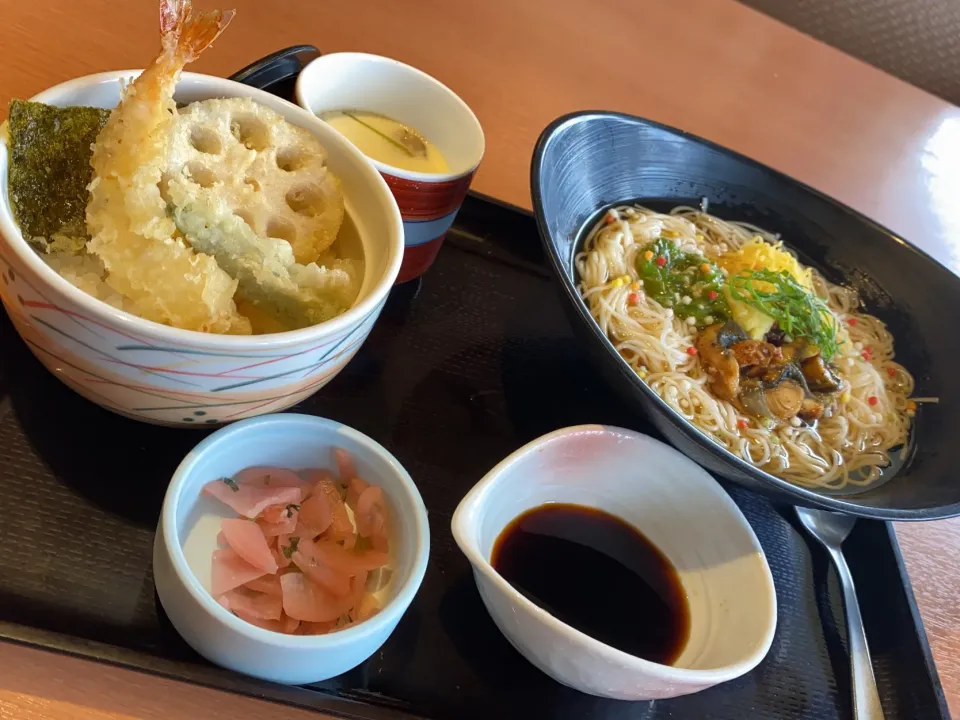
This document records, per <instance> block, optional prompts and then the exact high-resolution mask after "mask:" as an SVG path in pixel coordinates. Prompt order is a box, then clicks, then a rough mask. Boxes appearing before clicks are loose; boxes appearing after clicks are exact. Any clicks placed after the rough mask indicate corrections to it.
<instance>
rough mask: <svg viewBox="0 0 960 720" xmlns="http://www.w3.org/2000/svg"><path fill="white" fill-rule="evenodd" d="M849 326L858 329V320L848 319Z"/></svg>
mask: <svg viewBox="0 0 960 720" xmlns="http://www.w3.org/2000/svg"><path fill="white" fill-rule="evenodd" d="M847 325H849V326H850V327H856V326H857V319H856V318H849V319H847Z"/></svg>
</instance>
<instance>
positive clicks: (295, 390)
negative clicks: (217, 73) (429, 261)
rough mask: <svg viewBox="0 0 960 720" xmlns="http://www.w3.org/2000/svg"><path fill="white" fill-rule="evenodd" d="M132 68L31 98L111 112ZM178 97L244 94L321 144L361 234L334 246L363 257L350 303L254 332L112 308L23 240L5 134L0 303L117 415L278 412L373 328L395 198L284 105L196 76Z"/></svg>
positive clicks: (383, 288)
mask: <svg viewBox="0 0 960 720" xmlns="http://www.w3.org/2000/svg"><path fill="white" fill-rule="evenodd" d="M139 72H140V71H139V70H121V71H114V72H107V73H100V74H97V75H89V76H86V77H81V78H76V79H74V80H70V81H68V82H65V83H62V84H60V85H57V86H55V87H52V88H50V89H49V90H46V91H44V92H42V93H40V94H39V95H37V96H35V97H34V98H32V99H33V100H36V101H38V102H44V103H48V104H51V105H58V106H67V105H88V106H94V107H103V108H111V107H114V106H115V105H116V104H117V103H118V102H119V99H120V91H121V82H126V81H129V80H130V79H132V78H134V77H136V76H137V75H138V74H139ZM175 97H176V99H177V101H179V102H184V103H189V102H194V101H197V100H205V99H208V98H214V97H250V98H253V99H254V100H256V101H257V102H260V103H263V104H264V105H267V106H269V107H271V108H272V109H274V110H275V111H277V112H278V113H280V114H281V115H283V116H284V117H285V118H286V119H287V120H289V121H290V122H292V123H293V124H295V125H298V126H300V127H303V128H305V129H306V130H309V131H310V132H311V133H312V134H313V135H315V136H316V137H317V138H318V139H319V140H320V142H321V144H322V145H323V146H324V147H325V148H326V150H327V152H328V165H329V167H330V169H331V170H332V171H333V172H334V173H335V174H336V175H337V177H339V178H340V180H341V183H342V186H343V193H344V199H345V204H346V210H347V215H348V216H349V218H350V219H351V220H352V223H353V225H354V226H355V228H356V235H357V236H358V237H357V238H355V239H354V240H353V244H352V246H348V247H344V248H341V249H342V251H343V252H344V254H346V255H347V256H357V257H360V258H362V261H363V280H362V285H361V289H360V294H359V296H358V298H357V300H356V302H355V303H354V306H353V307H352V308H351V309H350V310H348V311H347V312H346V313H344V314H343V315H341V316H339V317H337V318H334V319H333V320H330V321H328V322H325V323H321V324H319V325H315V326H313V327H309V328H305V329H302V330H296V331H292V332H286V333H277V334H273V335H253V336H228V335H210V334H206V333H199V332H193V331H189V330H180V329H177V328H171V327H167V326H165V325H160V324H157V323H154V322H151V321H148V320H144V319H142V318H139V317H136V316H134V315H131V314H129V313H126V312H123V311H121V310H118V309H116V308H114V307H112V306H110V305H108V304H107V303H104V302H101V301H100V300H97V299H95V298H93V297H91V296H89V295H87V294H86V293H84V292H83V291H81V290H79V289H78V288H76V287H74V286H73V285H71V284H70V283H69V282H68V281H66V280H65V279H63V278H62V277H60V276H59V275H58V274H57V273H56V272H55V271H54V270H52V269H51V268H50V267H48V266H47V265H46V263H44V262H43V260H41V259H40V257H39V256H38V255H37V254H36V253H35V252H34V251H33V249H32V248H31V247H30V246H29V245H28V244H27V242H26V241H25V240H24V239H23V237H22V235H21V233H20V230H19V228H18V227H17V226H16V224H15V222H14V220H13V216H12V213H11V210H10V204H9V198H8V191H7V179H8V160H9V155H8V152H7V147H6V144H5V143H4V142H3V141H0V299H2V301H3V305H4V307H5V308H6V310H7V313H8V314H9V315H10V318H11V319H12V321H13V324H14V327H16V329H17V332H18V333H19V334H20V336H21V337H22V338H23V339H24V341H25V342H26V343H27V345H28V346H29V347H30V349H31V351H32V352H33V353H34V355H36V356H37V358H38V359H39V360H40V361H41V362H42V363H43V364H44V365H45V366H46V367H47V368H48V369H49V370H50V371H51V372H52V373H53V374H54V375H55V376H57V377H58V378H60V379H61V380H62V381H63V382H64V383H66V384H67V385H68V386H70V387H71V388H73V389H74V390H75V391H77V392H78V393H80V394H81V395H83V396H84V397H86V398H87V399H89V400H91V401H93V402H95V403H97V404H98V405H101V406H103V407H105V408H107V409H109V410H112V411H114V412H117V413H120V414H121V415H125V416H128V417H132V418H135V419H137V420H142V421H145V422H150V423H157V424H164V425H178V426H197V425H204V424H217V423H221V422H229V421H232V420H237V419H241V418H244V417H250V416H253V415H260V414H263V413H268V412H274V411H277V410H282V409H284V408H287V407H290V406H291V405H294V404H295V403H297V402H300V401H301V400H303V399H304V398H306V397H308V396H309V395H311V394H312V393H314V392H316V391H317V390H318V389H319V388H321V387H323V385H325V384H326V383H327V382H329V381H330V379H332V378H333V377H334V376H335V375H336V374H337V373H338V372H339V371H340V370H341V369H342V368H343V367H344V365H346V363H347V362H348V361H349V360H350V358H352V357H353V355H354V354H355V353H356V352H357V350H358V349H359V347H360V345H361V344H362V343H363V341H364V340H365V339H366V337H367V335H368V334H369V332H370V329H371V327H372V326H373V323H374V322H375V321H376V319H377V317H378V315H379V314H380V310H381V309H382V307H383V304H384V302H385V301H386V298H387V294H388V293H389V291H390V288H391V287H392V286H393V283H394V280H395V279H396V277H397V273H398V271H399V269H400V261H401V259H402V256H403V226H402V223H401V219H400V212H399V210H398V208H397V203H396V201H395V200H394V198H393V195H392V194H391V193H390V190H389V189H388V188H387V185H386V183H385V182H384V181H383V179H382V178H381V177H380V174H379V173H378V172H377V171H376V170H375V169H374V168H373V166H372V165H371V164H370V163H369V161H367V159H366V158H365V157H364V156H363V155H362V154H361V153H360V152H359V151H358V150H357V149H356V148H354V146H353V145H352V144H350V142H349V141H347V140H346V139H344V138H343V137H342V136H341V135H340V134H339V133H337V132H336V131H335V130H333V129H331V128H330V127H329V126H328V125H327V124H326V123H324V122H322V121H320V120H319V119H317V118H316V117H315V116H313V115H312V114H311V113H309V112H307V111H305V110H303V109H302V108H300V107H298V106H296V105H294V104H292V103H289V102H287V101H285V100H282V99H280V98H278V97H276V96H275V95H271V94H269V93H267V92H264V91H262V90H258V89H256V88H252V87H249V86H247V85H243V84H241V83H237V82H233V81H231V80H226V79H224V78H218V77H212V76H209V75H200V74H196V73H183V75H182V77H181V79H180V82H179V84H178V85H177V92H176V96H175ZM346 225H347V223H345V226H346ZM343 236H344V232H343V231H341V238H343ZM338 242H340V241H339V240H338ZM345 242H346V241H345Z"/></svg>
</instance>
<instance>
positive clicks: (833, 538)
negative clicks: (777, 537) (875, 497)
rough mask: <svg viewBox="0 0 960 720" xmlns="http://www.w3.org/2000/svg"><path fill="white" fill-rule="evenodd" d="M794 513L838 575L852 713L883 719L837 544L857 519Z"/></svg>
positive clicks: (848, 577)
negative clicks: (848, 648)
mask: <svg viewBox="0 0 960 720" xmlns="http://www.w3.org/2000/svg"><path fill="white" fill-rule="evenodd" d="M796 511H797V517H799V518H800V522H801V523H803V526H804V527H805V528H806V529H807V530H808V531H809V532H810V534H811V535H813V537H815V538H816V539H817V540H819V541H820V543H821V544H822V545H823V546H824V547H825V548H826V549H827V552H828V553H830V557H831V558H832V559H833V564H834V565H836V567H837V574H838V575H839V576H840V587H841V588H842V589H843V606H844V613H845V615H846V616H847V637H848V638H849V644H850V675H851V680H852V683H853V716H854V718H856V720H883V708H882V707H881V706H880V696H879V695H878V694H877V681H876V679H875V678H874V676H873V664H872V663H871V661H870V648H868V647H867V635H866V633H865V632H864V630H863V620H862V619H861V617H860V605H859V604H858V603H857V591H856V590H855V589H854V587H853V576H852V575H851V574H850V568H849V567H847V561H846V560H845V559H844V557H843V553H842V552H841V551H840V546H841V545H842V544H843V541H844V540H846V539H847V535H849V534H850V531H851V530H852V529H853V525H854V523H855V522H856V521H857V519H856V518H855V517H851V516H849V515H840V514H838V513H832V512H827V511H826V510H811V509H809V508H801V507H798V508H796Z"/></svg>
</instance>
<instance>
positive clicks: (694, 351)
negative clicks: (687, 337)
mask: <svg viewBox="0 0 960 720" xmlns="http://www.w3.org/2000/svg"><path fill="white" fill-rule="evenodd" d="M696 354H697V349H696V348H695V347H694V346H693V345H691V346H690V347H688V348H687V355H690V356H693V355H696Z"/></svg>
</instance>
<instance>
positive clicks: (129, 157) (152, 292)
mask: <svg viewBox="0 0 960 720" xmlns="http://www.w3.org/2000/svg"><path fill="white" fill-rule="evenodd" d="M191 6H192V3H191V0H160V38H161V42H162V49H161V51H160V54H159V55H158V56H157V57H156V58H155V59H154V61H153V62H152V63H151V64H150V66H149V67H148V68H147V69H146V70H144V71H143V73H141V75H140V76H139V77H138V78H137V79H136V80H135V81H134V82H133V84H131V85H130V86H128V87H127V88H126V90H125V91H124V93H123V98H122V100H121V102H120V105H118V106H117V108H116V109H115V110H114V111H113V112H112V113H111V114H110V119H109V120H108V121H107V124H106V126H105V127H104V128H103V130H102V131H101V133H100V135H99V136H98V137H97V142H96V143H95V145H94V149H93V158H92V160H91V161H90V164H91V165H92V166H93V173H94V175H93V181H92V182H91V183H90V185H89V188H88V189H89V190H90V201H89V203H88V204H87V230H88V232H89V233H90V236H91V240H90V242H89V243H88V249H89V250H90V251H91V252H93V253H95V254H96V255H97V256H99V258H100V259H101V260H102V261H103V264H104V266H105V267H106V269H107V272H108V275H107V280H106V282H107V283H108V284H109V285H110V286H111V287H113V288H114V289H115V290H117V291H118V292H120V293H121V294H122V295H124V296H125V297H126V298H128V299H129V300H130V301H131V302H132V303H133V304H134V306H135V309H136V312H137V313H138V314H139V315H141V316H143V317H145V318H147V319H149V320H154V321H156V322H160V323H164V324H167V325H174V326H176V327H181V328H186V329H189V330H201V331H206V332H216V333H249V332H250V323H249V321H248V320H247V319H246V318H245V317H243V316H242V315H240V314H239V313H238V312H237V308H236V305H235V304H234V302H233V294H234V291H235V290H236V288H237V281H236V280H234V279H233V278H231V277H230V276H229V275H228V274H227V273H226V272H224V271H223V270H221V269H220V268H219V267H218V266H217V262H216V260H215V259H214V258H213V257H211V256H209V255H205V254H203V253H197V252H195V251H194V250H193V249H192V248H191V247H189V246H188V245H186V244H185V243H184V241H183V239H182V238H180V237H179V234H178V232H177V228H176V225H175V224H174V222H173V220H172V219H171V218H170V217H168V216H167V208H166V202H165V201H164V199H163V197H161V193H160V186H159V183H160V180H161V174H162V170H163V167H164V163H165V159H166V153H167V147H168V142H169V139H170V135H171V132H172V129H173V126H174V122H175V120H176V112H177V111H176V105H175V103H174V101H173V91H174V88H175V87H176V84H177V79H178V77H179V75H180V71H181V70H182V69H183V67H184V66H185V65H186V64H187V63H189V62H192V61H193V60H195V59H196V58H197V56H198V55H199V54H200V53H201V52H202V51H203V50H204V49H205V48H206V47H207V46H208V45H210V43H211V42H213V40H214V39H215V38H216V37H217V36H218V35H219V34H220V32H221V31H222V30H223V29H224V28H225V27H226V26H227V23H229V22H230V19H231V18H232V17H233V12H232V11H230V12H221V11H219V10H217V11H213V12H210V13H200V14H198V15H196V16H194V15H193V13H192V7H191Z"/></svg>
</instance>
